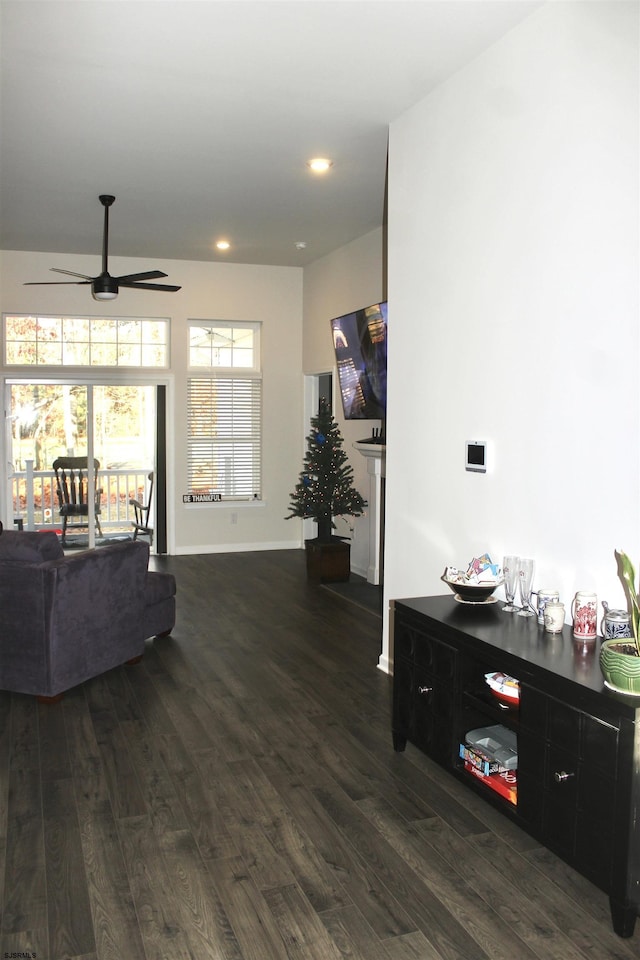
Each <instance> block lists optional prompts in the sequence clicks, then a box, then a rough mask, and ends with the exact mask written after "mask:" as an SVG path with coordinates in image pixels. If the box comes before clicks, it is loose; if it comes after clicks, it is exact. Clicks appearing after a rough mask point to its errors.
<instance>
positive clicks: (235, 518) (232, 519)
mask: <svg viewBox="0 0 640 960" xmlns="http://www.w3.org/2000/svg"><path fill="white" fill-rule="evenodd" d="M237 522H238V514H237V513H232V514H231V523H237Z"/></svg>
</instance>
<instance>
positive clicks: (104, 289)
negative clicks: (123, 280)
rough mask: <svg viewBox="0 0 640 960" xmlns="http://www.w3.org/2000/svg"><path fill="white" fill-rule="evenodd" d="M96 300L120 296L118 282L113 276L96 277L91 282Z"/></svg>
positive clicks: (113, 298)
mask: <svg viewBox="0 0 640 960" xmlns="http://www.w3.org/2000/svg"><path fill="white" fill-rule="evenodd" d="M91 293H92V295H93V299H94V300H115V299H116V297H117V296H118V284H117V283H116V281H115V280H114V279H113V277H96V279H95V280H94V281H93V283H92V284H91Z"/></svg>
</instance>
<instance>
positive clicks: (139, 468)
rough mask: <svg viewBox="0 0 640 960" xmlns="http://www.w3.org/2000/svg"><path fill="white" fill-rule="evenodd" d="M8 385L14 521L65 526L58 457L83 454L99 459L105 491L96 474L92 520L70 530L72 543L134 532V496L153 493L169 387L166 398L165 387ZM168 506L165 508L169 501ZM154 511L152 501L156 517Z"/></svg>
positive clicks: (41, 526) (145, 499) (89, 509)
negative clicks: (57, 474) (160, 420)
mask: <svg viewBox="0 0 640 960" xmlns="http://www.w3.org/2000/svg"><path fill="white" fill-rule="evenodd" d="M7 390H8V397H7V408H8V410H9V423H10V437H9V438H8V439H9V444H10V446H9V449H10V461H11V463H10V481H9V490H10V498H11V510H12V512H13V513H12V516H13V521H14V523H15V524H16V525H17V526H22V527H23V528H24V529H30V530H38V529H54V530H60V529H61V528H62V519H61V514H60V507H61V503H60V497H59V495H58V493H57V489H56V480H55V472H54V462H55V461H56V460H57V459H58V458H60V457H80V458H87V459H88V461H89V462H90V461H91V460H96V461H98V464H99V467H98V475H97V481H96V487H97V491H98V492H97V495H96V496H95V498H94V496H93V492H94V491H92V490H91V486H93V481H92V480H90V482H89V487H90V489H89V496H88V497H87V500H86V503H87V516H86V523H85V524H84V528H82V527H75V529H74V530H73V532H72V533H71V532H70V533H69V536H68V537H67V541H68V545H69V546H74V545H78V546H87V545H89V546H93V545H94V544H95V543H96V542H105V541H109V540H113V539H120V538H124V537H127V536H129V535H130V533H131V530H132V520H133V519H134V513H133V507H132V506H131V504H130V500H138V501H139V502H141V503H143V504H144V505H146V504H147V502H148V498H149V496H150V494H151V479H150V475H153V474H154V473H155V471H156V439H157V435H158V420H157V415H158V412H159V411H158V410H157V405H156V396H157V391H161V397H162V400H163V401H164V388H163V387H160V388H157V387H156V385H154V384H148V385H147V384H144V385H140V384H122V383H118V384H114V383H111V384H108V383H105V384H92V383H84V384H80V383H51V382H49V383H37V382H35V383H22V382H20V383H19V382H14V383H9V384H8V386H7ZM156 487H157V485H156ZM156 493H157V490H156ZM96 505H97V511H98V514H99V517H98V521H99V522H98V524H96ZM162 507H163V510H162V515H163V516H164V502H163V504H162ZM154 513H155V504H152V512H151V518H152V517H153V515H154ZM77 520H78V518H76V521H77ZM80 522H82V518H80ZM151 525H152V526H153V520H151ZM165 549H166V547H165Z"/></svg>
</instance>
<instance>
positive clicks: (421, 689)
mask: <svg viewBox="0 0 640 960" xmlns="http://www.w3.org/2000/svg"><path fill="white" fill-rule="evenodd" d="M432 690H433V687H418V693H431V691H432Z"/></svg>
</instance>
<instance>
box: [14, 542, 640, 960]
mask: <svg viewBox="0 0 640 960" xmlns="http://www.w3.org/2000/svg"><path fill="white" fill-rule="evenodd" d="M154 562H155V563H156V564H157V565H158V566H159V567H161V568H163V569H170V570H172V571H173V572H174V573H175V574H176V577H177V581H178V622H177V625H176V628H175V631H174V634H173V636H172V637H170V638H168V639H164V640H157V641H155V642H150V643H149V644H148V646H147V652H146V654H145V657H144V660H143V661H142V663H140V664H138V665H136V666H129V667H122V668H119V669H117V670H114V671H112V672H111V673H109V674H107V675H105V676H102V677H99V678H97V679H95V680H93V681H91V682H89V683H86V684H84V685H83V686H82V687H78V688H76V689H74V690H73V691H71V692H69V693H68V694H67V695H66V697H65V698H64V700H63V701H62V703H60V704H58V705H55V706H42V705H38V703H37V702H36V701H35V700H34V699H33V698H31V697H25V696H19V695H15V694H8V693H0V903H1V904H2V918H1V923H2V925H1V928H0V929H1V933H0V960H3V958H13V957H21V958H22V957H30V958H37V960H62V958H77V960H79V958H82V960H161V958H166V960H186V958H193V960H341V958H348V960H457V958H473V960H489V958H490V960H507V958H508V960H536V958H542V960H546V958H552V960H560V958H562V960H613V958H615V960H638V957H639V956H640V923H639V924H638V927H637V930H636V933H635V936H634V937H633V938H631V939H630V940H621V939H620V938H618V937H617V936H616V935H615V934H614V933H613V932H612V930H611V926H610V921H609V908H608V902H607V898H606V897H605V896H604V895H603V894H602V893H600V892H599V891H598V890H596V889H595V888H594V887H593V886H592V885H590V884H589V883H587V882H586V881H585V880H583V879H582V878H581V877H580V876H579V875H578V874H576V873H574V872H573V871H572V870H570V869H569V868H568V867H566V866H565V865H564V864H563V863H562V862H561V861H559V860H558V859H557V858H555V857H554V856H553V855H552V854H550V853H549V852H548V851H546V850H545V849H543V848H540V847H538V846H536V845H535V844H534V843H533V841H532V840H531V839H530V838H528V837H527V836H526V835H525V834H524V833H522V832H521V831H520V830H518V829H517V828H515V827H514V826H513V825H512V824H510V822H509V821H507V820H506V819H504V818H503V817H502V816H501V815H500V814H499V813H498V812H497V811H495V810H494V809H493V808H492V807H491V806H489V805H488V804H487V803H485V801H484V800H483V799H482V798H480V797H477V796H476V795H475V794H472V793H471V792H469V791H468V790H466V789H465V788H464V787H463V786H462V785H461V784H459V783H458V782H457V781H456V780H455V779H454V778H453V777H451V776H449V775H448V774H447V773H445V772H444V771H442V770H440V769H439V768H438V767H436V766H435V765H434V764H432V763H431V762H430V761H429V760H428V759H427V758H425V757H424V756H422V755H421V754H420V753H419V752H418V751H417V750H415V749H414V748H412V747H408V748H407V751H406V753H404V754H395V753H394V751H393V749H392V746H391V735H390V719H389V717H390V679H389V678H388V677H386V676H385V675H384V674H383V673H381V672H380V671H379V670H378V669H377V668H376V662H377V658H378V653H379V649H380V633H381V620H380V618H379V617H378V616H375V615H374V614H371V613H368V612H366V611H365V610H363V609H362V608H361V607H359V606H356V605H353V604H351V603H349V602H348V601H346V600H345V599H343V598H341V597H339V596H336V595H334V594H333V593H331V592H329V591H327V590H323V589H322V588H320V587H318V586H312V585H309V584H308V583H307V582H306V579H305V571H304V553H303V552H302V551H279V552H269V553H253V554H239V553H238V554H227V555H214V556H205V557H175V558H166V559H163V560H155V561H154ZM0 616H1V611H0Z"/></svg>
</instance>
